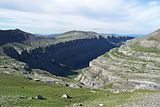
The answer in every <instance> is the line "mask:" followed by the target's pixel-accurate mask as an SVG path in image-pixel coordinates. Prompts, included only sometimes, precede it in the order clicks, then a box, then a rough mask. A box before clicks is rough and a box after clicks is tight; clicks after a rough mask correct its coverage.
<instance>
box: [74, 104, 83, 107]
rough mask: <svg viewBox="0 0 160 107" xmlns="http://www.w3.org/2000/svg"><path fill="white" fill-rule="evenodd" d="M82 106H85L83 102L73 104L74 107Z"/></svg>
mask: <svg viewBox="0 0 160 107" xmlns="http://www.w3.org/2000/svg"><path fill="white" fill-rule="evenodd" d="M81 106H83V103H75V104H73V107H81Z"/></svg>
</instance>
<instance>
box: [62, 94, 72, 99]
mask: <svg viewBox="0 0 160 107" xmlns="http://www.w3.org/2000/svg"><path fill="white" fill-rule="evenodd" d="M61 98H64V99H69V98H72V97H70V96H69V95H68V94H63V95H62V97H61Z"/></svg>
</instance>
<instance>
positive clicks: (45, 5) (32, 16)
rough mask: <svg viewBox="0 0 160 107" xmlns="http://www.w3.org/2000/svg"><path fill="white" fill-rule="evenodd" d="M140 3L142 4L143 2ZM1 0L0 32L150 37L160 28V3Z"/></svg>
mask: <svg viewBox="0 0 160 107" xmlns="http://www.w3.org/2000/svg"><path fill="white" fill-rule="evenodd" d="M140 1H141V2H140ZM146 1H147V2H144V1H143V0H128V1H126V0H112V1H111V0H32V1H29V0H1V1H0V26H1V27H0V28H1V29H4V28H6V29H8V28H20V29H23V30H26V31H29V32H34V33H54V32H64V31H67V30H73V29H77V30H95V31H97V32H117V33H146V32H147V33H148V32H150V31H152V30H155V29H157V28H158V27H159V25H160V13H159V11H160V2H158V0H146Z"/></svg>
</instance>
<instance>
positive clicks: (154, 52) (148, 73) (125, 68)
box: [76, 30, 160, 90]
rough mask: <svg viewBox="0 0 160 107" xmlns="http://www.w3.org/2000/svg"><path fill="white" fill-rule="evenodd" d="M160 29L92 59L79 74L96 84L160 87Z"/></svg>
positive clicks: (79, 77)
mask: <svg viewBox="0 0 160 107" xmlns="http://www.w3.org/2000/svg"><path fill="white" fill-rule="evenodd" d="M159 38H160V30H157V31H155V32H153V33H151V34H149V35H147V36H144V37H142V38H136V39H133V40H129V41H127V42H126V43H125V44H124V45H122V46H121V47H120V48H114V49H112V50H111V51H110V52H108V53H106V54H104V55H102V56H100V57H98V58H97V59H95V60H93V61H91V62H90V66H89V67H88V68H85V69H83V71H82V73H81V74H80V75H79V76H78V77H77V78H76V79H77V80H79V81H80V82H81V83H83V84H84V85H87V86H89V87H93V88H100V87H105V86H106V87H107V86H108V87H110V88H113V89H117V90H126V89H130V90H132V89H139V88H140V89H151V90H153V89H160V48H159V47H160V41H159Z"/></svg>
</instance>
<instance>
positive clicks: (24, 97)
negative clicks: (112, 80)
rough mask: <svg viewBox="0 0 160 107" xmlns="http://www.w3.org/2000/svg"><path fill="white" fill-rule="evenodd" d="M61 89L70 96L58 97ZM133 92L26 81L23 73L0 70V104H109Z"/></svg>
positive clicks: (38, 106) (59, 106) (39, 106)
mask: <svg viewBox="0 0 160 107" xmlns="http://www.w3.org/2000/svg"><path fill="white" fill-rule="evenodd" d="M65 93H66V94H68V95H69V96H71V97H72V98H70V99H62V98H61V96H62V95H63V94H65ZM136 93H137V92H134V93H129V92H124V93H118V94H114V93H111V92H109V91H106V90H91V89H86V88H79V89H74V88H69V87H63V86H57V85H47V84H45V83H42V82H34V81H31V80H30V81H29V80H27V79H26V78H24V77H18V76H13V75H7V74H0V99H1V101H0V105H1V106H2V107H3V106H30V107H44V106H45V107H64V106H72V105H73V104H74V103H82V104H83V105H84V107H85V106H90V107H91V106H92V105H93V104H94V106H96V105H98V104H99V103H104V104H107V105H109V107H110V106H115V105H116V104H121V103H125V102H126V101H128V99H130V97H131V96H132V95H134V94H136ZM37 95H42V96H43V97H44V99H43V100H37V99H35V97H36V96H37ZM102 99H103V100H102ZM97 101H98V102H97ZM107 107H108V106H107Z"/></svg>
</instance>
